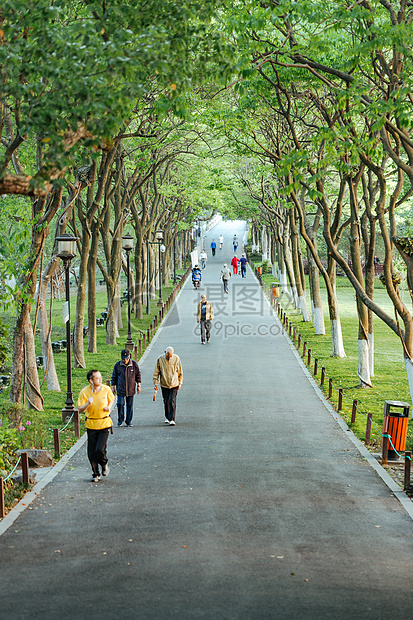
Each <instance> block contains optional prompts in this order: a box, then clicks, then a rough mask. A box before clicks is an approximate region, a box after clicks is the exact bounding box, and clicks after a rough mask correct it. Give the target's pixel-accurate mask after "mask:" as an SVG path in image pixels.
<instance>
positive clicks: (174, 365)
mask: <svg viewBox="0 0 413 620" xmlns="http://www.w3.org/2000/svg"><path fill="white" fill-rule="evenodd" d="M182 379H183V374H182V366H181V360H180V359H179V357H178V356H177V355H176V354H175V353H174V350H173V347H168V348H167V349H166V351H165V355H161V356H160V357H158V359H157V360H156V365H155V371H154V373H153V383H154V386H155V394H156V392H157V391H158V383H160V384H161V390H162V398H163V403H164V406H165V423H166V424H169V426H175V413H176V395H177V392H178V390H180V389H181V385H182ZM154 398H155V397H154Z"/></svg>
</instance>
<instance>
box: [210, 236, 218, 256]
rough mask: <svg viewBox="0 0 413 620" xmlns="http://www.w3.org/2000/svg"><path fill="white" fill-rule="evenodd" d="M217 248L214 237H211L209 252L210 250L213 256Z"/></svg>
mask: <svg viewBox="0 0 413 620" xmlns="http://www.w3.org/2000/svg"><path fill="white" fill-rule="evenodd" d="M216 249H217V244H216V242H215V239H212V241H211V252H212V256H215V250H216Z"/></svg>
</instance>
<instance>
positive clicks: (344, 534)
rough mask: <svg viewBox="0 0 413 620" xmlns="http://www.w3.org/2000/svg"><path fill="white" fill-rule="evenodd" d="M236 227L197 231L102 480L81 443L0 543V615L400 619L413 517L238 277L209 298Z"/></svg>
mask: <svg viewBox="0 0 413 620" xmlns="http://www.w3.org/2000/svg"><path fill="white" fill-rule="evenodd" d="M243 230H244V229H243V225H242V224H241V223H234V222H232V223H221V224H220V225H218V226H217V227H216V228H215V229H213V230H212V231H211V232H210V233H208V235H207V237H206V238H205V240H204V242H205V247H206V248H207V253H208V263H207V268H206V270H205V271H204V274H203V281H202V286H201V289H200V290H199V291H194V290H193V288H192V286H191V283H190V282H187V284H186V285H185V286H184V288H183V290H182V293H181V295H180V296H179V298H178V300H177V303H176V305H175V306H174V308H173V309H172V311H171V313H170V314H169V316H168V318H167V320H166V322H165V323H164V326H163V327H162V329H161V330H159V332H158V335H157V337H156V339H155V340H154V341H153V343H152V345H151V350H150V351H149V352H148V353H147V355H146V356H145V358H144V360H143V363H142V364H141V371H142V393H141V395H140V396H138V397H135V413H134V420H133V423H134V426H133V428H126V427H122V428H119V429H117V428H115V430H114V435H112V436H110V438H109V443H108V454H109V458H110V466H111V471H110V475H109V477H108V478H106V479H103V480H101V481H100V482H99V483H98V484H94V483H91V482H90V467H89V464H88V461H87V457H86V445H85V444H84V445H83V446H82V447H81V449H79V450H78V451H77V452H76V453H75V455H74V456H73V458H71V460H70V461H69V463H68V464H67V465H66V466H65V467H64V468H63V470H62V471H61V472H60V473H59V474H58V475H57V476H56V477H55V478H54V479H53V481H52V482H51V483H50V484H48V485H47V486H46V487H45V488H44V489H43V490H42V492H41V493H40V495H39V496H38V497H37V499H35V500H34V501H33V502H32V503H31V505H30V507H29V509H26V510H25V511H24V512H23V513H22V514H21V515H20V516H19V517H18V518H17V519H16V520H15V521H14V523H13V524H12V526H11V527H10V528H9V529H8V530H7V531H6V532H5V533H4V534H3V535H2V536H1V537H0V583H1V590H0V617H1V618H2V619H4V620H6V619H7V620H15V619H20V618H22V619H23V618H24V619H26V618H34V619H37V618H42V619H46V620H48V619H56V618H58V619H61V620H66V619H72V618H80V619H83V618H85V619H89V620H94V619H103V620H105V619H112V618H113V619H115V618H116V619H124V618H126V619H129V618H131V619H135V618H136V619H138V618H139V619H141V620H146V619H160V620H164V619H165V620H166V619H171V620H175V619H176V620H178V619H180V620H187V619H188V620H189V619H202V618H205V619H208V620H209V619H211V620H212V619H216V618H219V619H220V620H229V619H231V620H232V619H234V620H246V619H251V620H256V619H257V620H260V619H267V618H268V619H277V620H278V619H295V618H299V619H301V618H303V619H307V618H308V619H320V618H334V619H341V618H343V619H344V618H345V619H349V618H350V619H352V618H368V619H370V618H372V619H373V618H374V619H381V618H383V619H384V618H386V619H388V618H393V617H394V618H396V617H412V609H413V607H412V603H413V596H412V592H413V588H412V586H413V579H412V550H413V544H412V534H413V523H412V520H411V518H410V517H409V516H408V514H407V513H406V511H405V510H404V508H403V507H402V506H401V504H400V503H399V502H398V501H397V499H396V498H395V497H394V495H393V494H392V492H391V491H390V490H389V488H388V487H387V486H386V485H385V484H384V483H383V481H382V480H381V479H380V478H379V476H378V475H377V473H376V472H375V471H374V470H373V469H372V468H371V467H370V466H369V465H368V463H367V462H366V460H365V459H364V458H363V456H362V455H361V454H360V453H359V451H358V450H357V449H356V447H355V446H354V444H353V443H352V442H351V441H350V440H349V438H348V436H347V435H346V433H345V432H344V431H343V429H342V428H340V427H339V425H338V424H337V422H336V421H335V420H334V418H333V417H332V416H331V414H330V413H329V412H328V410H327V408H326V407H325V406H324V405H323V403H322V402H321V401H320V399H319V397H318V396H317V395H316V393H315V391H314V388H313V386H312V385H311V383H310V381H309V379H308V377H307V375H306V373H305V371H304V370H303V368H302V365H301V364H300V363H299V361H298V359H297V356H296V354H295V353H294V351H293V348H292V346H291V344H290V343H289V342H288V340H287V339H286V337H285V336H283V335H282V334H281V333H280V324H279V322H278V320H277V319H276V317H274V316H273V315H272V313H271V310H270V307H269V304H268V303H267V302H266V301H265V300H264V299H263V297H262V295H261V292H260V289H259V286H258V284H257V282H256V280H255V278H254V277H253V275H252V273H251V271H250V270H249V269H248V272H247V278H246V279H245V280H242V279H241V277H240V276H234V277H232V278H231V281H230V290H229V294H228V295H224V294H223V292H222V288H221V287H222V284H221V283H220V280H219V273H220V270H221V268H222V265H223V263H224V262H227V263H229V262H230V259H231V256H232V255H233V253H232V244H231V240H232V236H233V234H234V232H237V233H238V237H239V239H240V241H241V238H242V235H243ZM220 232H222V233H223V234H224V237H225V243H224V248H223V250H221V251H220V250H219V249H218V250H217V253H216V256H215V257H214V258H212V256H211V252H210V250H209V244H210V241H211V239H212V235H214V237H215V239H216V240H217V241H218V235H219V233H220ZM238 256H240V252H239V251H238ZM202 292H206V293H207V294H208V298H209V299H210V300H211V301H212V302H213V304H214V308H215V320H214V322H213V330H212V338H211V342H210V343H209V344H208V345H205V346H202V345H201V343H200V336H199V334H198V333H197V331H196V321H195V312H196V304H197V303H198V301H199V298H200V294H201V293H202ZM169 345H171V346H173V347H175V352H176V353H177V354H178V355H179V356H180V357H181V360H182V365H183V371H184V383H183V386H182V389H181V390H180V392H178V399H177V416H176V422H177V425H176V426H175V427H170V426H167V425H165V424H164V415H163V407H162V399H161V394H160V393H159V394H158V396H157V399H156V402H155V403H154V402H153V400H152V397H153V385H152V373H153V369H154V366H155V361H156V358H157V357H158V355H160V354H162V353H163V351H164V350H165V348H166V347H167V346H169ZM113 417H114V419H115V418H116V410H115V412H114V416H113Z"/></svg>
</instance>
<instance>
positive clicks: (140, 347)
mask: <svg viewBox="0 0 413 620" xmlns="http://www.w3.org/2000/svg"><path fill="white" fill-rule="evenodd" d="M144 337H145V336H144ZM141 357H142V340H141V339H140V338H139V359H140V358H141Z"/></svg>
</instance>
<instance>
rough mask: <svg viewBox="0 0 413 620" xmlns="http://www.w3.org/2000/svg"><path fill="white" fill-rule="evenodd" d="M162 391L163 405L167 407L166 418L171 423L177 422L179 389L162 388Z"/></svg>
mask: <svg viewBox="0 0 413 620" xmlns="http://www.w3.org/2000/svg"><path fill="white" fill-rule="evenodd" d="M161 390H162V398H163V404H164V405H165V418H166V419H167V420H169V421H170V422H171V421H172V420H174V421H175V412H176V393H177V391H178V387H173V388H166V387H162V386H161Z"/></svg>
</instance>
